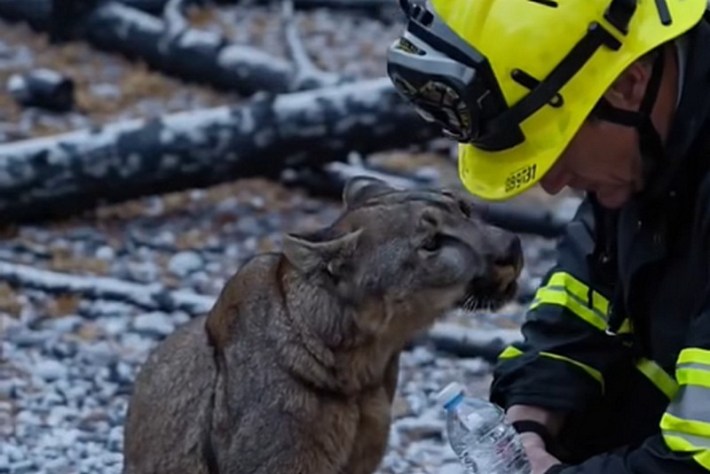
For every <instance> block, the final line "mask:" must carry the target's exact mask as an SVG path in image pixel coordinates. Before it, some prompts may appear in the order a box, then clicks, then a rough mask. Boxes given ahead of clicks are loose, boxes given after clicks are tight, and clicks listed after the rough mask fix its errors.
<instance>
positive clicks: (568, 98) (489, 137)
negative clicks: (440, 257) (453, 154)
mask: <svg viewBox="0 0 710 474" xmlns="http://www.w3.org/2000/svg"><path fill="white" fill-rule="evenodd" d="M400 1H401V3H402V4H403V7H404V8H405V11H406V13H407V15H408V18H409V21H408V24H407V28H406V31H405V32H404V34H403V35H402V37H401V38H399V39H397V41H395V42H394V43H393V45H392V46H391V47H390V49H389V51H388V60H387V67H388V74H389V76H390V78H391V80H392V82H393V83H394V85H395V87H396V88H397V90H398V91H399V92H400V93H402V94H403V95H404V96H405V97H406V98H407V99H408V100H410V101H411V102H412V103H413V105H414V106H415V107H416V110H417V111H418V112H419V113H420V114H421V115H422V116H423V117H424V118H425V119H427V120H430V121H436V122H438V123H440V124H441V125H442V128H443V130H444V132H445V133H447V134H448V135H450V136H452V137H454V138H455V139H457V140H458V141H459V142H460V143H459V176H460V178H461V181H462V182H463V184H464V185H465V187H466V188H467V189H468V190H469V191H470V192H471V193H472V194H475V195H477V196H480V197H482V198H484V199H489V200H501V199H507V198H510V197H512V196H515V195H517V194H519V193H521V192H523V191H525V190H527V189H529V188H530V187H532V186H533V185H534V184H535V183H537V182H538V181H539V180H540V178H542V177H543V176H544V174H545V173H546V172H547V171H548V170H549V169H550V167H551V166H552V165H553V164H554V163H555V161H556V160H557V159H558V158H559V156H560V155H561V154H562V152H563V151H564V149H565V148H566V147H567V145H568V144H569V142H570V140H571V139H572V138H573V137H574V135H575V134H576V132H577V130H578V129H579V127H580V126H581V125H582V123H583V122H584V120H585V119H586V118H587V116H588V115H589V113H590V112H591V111H592V109H594V107H595V106H596V105H597V103H598V102H599V101H600V99H601V98H602V96H603V94H604V92H605V91H606V89H607V88H608V87H609V86H610V85H611V84H612V83H613V82H614V80H615V79H616V78H617V77H618V76H619V75H620V74H621V73H622V72H623V71H624V69H625V68H627V67H628V66H629V65H630V64H631V63H633V62H634V61H635V60H637V59H639V58H640V57H641V56H643V55H644V54H646V53H648V52H649V51H651V50H652V49H654V48H655V47H657V46H659V45H660V44H662V43H665V42H667V41H669V40H672V39H674V38H676V37H678V36H680V35H682V34H683V33H685V32H686V31H687V30H689V29H690V28H692V27H693V26H694V25H695V24H696V23H698V22H699V21H700V19H701V18H702V16H703V13H704V12H705V10H706V8H707V4H708V1H707V0H653V1H652V0H559V1H554V0H429V3H428V5H419V4H416V5H415V4H409V0H400Z"/></svg>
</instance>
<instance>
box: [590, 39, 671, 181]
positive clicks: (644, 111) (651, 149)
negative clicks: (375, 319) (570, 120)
mask: <svg viewBox="0 0 710 474" xmlns="http://www.w3.org/2000/svg"><path fill="white" fill-rule="evenodd" d="M663 56H664V52H663V51H659V54H658V56H657V57H656V59H655V60H654V62H653V66H652V70H651V78H650V79H649V81H648V85H647V86H646V93H645V94H644V97H643V99H642V100H641V106H640V107H639V110H638V111H631V110H624V109H619V108H617V107H614V106H613V105H611V104H610V103H609V101H608V100H606V98H604V97H602V98H601V99H600V100H599V102H598V103H597V105H596V107H595V108H594V112H593V113H594V116H596V117H598V118H599V119H601V120H605V121H607V122H612V123H616V124H619V125H624V126H627V127H634V128H636V130H637V131H638V139H639V150H640V151H641V159H642V166H643V173H644V181H646V180H647V178H648V177H649V175H650V174H651V171H652V170H653V169H655V168H656V167H657V166H658V165H659V164H660V163H662V162H663V161H664V158H665V149H664V146H663V140H662V139H661V135H660V133H658V130H657V129H656V127H655V126H654V125H653V121H652V120H651V112H652V111H653V106H654V105H655V104H656V99H657V97H658V91H659V89H660V86H661V77H662V76H663V63H664V61H663V60H664V58H663Z"/></svg>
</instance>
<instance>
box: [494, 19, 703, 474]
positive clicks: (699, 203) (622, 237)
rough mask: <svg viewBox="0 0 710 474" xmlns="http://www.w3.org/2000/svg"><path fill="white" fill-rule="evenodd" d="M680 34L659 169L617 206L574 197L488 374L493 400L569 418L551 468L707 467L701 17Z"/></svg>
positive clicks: (568, 473)
mask: <svg viewBox="0 0 710 474" xmlns="http://www.w3.org/2000/svg"><path fill="white" fill-rule="evenodd" d="M687 36H688V39H689V50H688V56H687V65H686V69H685V77H684V79H683V92H682V97H681V102H680V104H679V108H678V110H677V112H676V116H675V120H674V125H673V127H672V129H671V132H670V136H669V138H668V142H667V145H666V150H667V153H666V159H665V160H666V162H664V163H662V164H661V166H660V171H656V172H655V173H656V175H655V177H654V178H653V180H651V181H650V182H649V185H648V190H646V191H645V192H644V193H643V194H642V195H639V196H637V197H635V198H634V199H633V200H632V201H630V202H629V203H628V204H627V205H625V206H624V208H622V209H620V210H618V211H609V210H605V209H602V208H600V207H599V206H597V205H596V204H595V203H594V201H593V200H590V199H586V200H585V201H584V202H583V203H582V205H581V207H580V208H579V211H578V213H577V215H576V217H575V219H574V220H573V222H572V223H571V224H570V225H569V226H568V228H567V230H566V233H565V235H564V237H563V238H562V239H561V241H560V243H559V258H558V261H557V263H556V265H555V267H554V268H553V269H552V270H551V271H550V272H549V274H547V275H546V276H545V278H544V280H543V283H542V285H541V287H540V288H539V290H538V291H537V293H536V296H535V299H534V301H533V303H532V304H531V307H530V310H529V313H528V314H527V315H526V320H525V323H524V325H523V329H522V331H523V336H524V338H523V341H522V342H521V343H516V344H514V345H512V346H510V347H508V348H507V349H506V350H505V351H503V353H502V354H501V355H500V358H499V362H498V364H497V365H496V368H495V373H494V381H493V385H492V391H491V399H492V400H493V401H494V402H496V403H498V404H500V405H501V406H503V407H506V408H507V407H509V406H511V405H515V404H526V405H535V406H540V407H546V408H550V409H554V410H562V411H565V412H566V413H568V421H567V423H566V425H565V427H564V429H563V432H562V433H561V435H560V436H559V445H560V446H559V447H557V448H555V449H556V451H557V452H556V453H555V454H558V455H559V456H560V457H561V459H562V460H563V461H565V462H566V463H568V464H570V465H569V466H567V467H565V468H563V469H562V470H559V471H558V472H562V473H564V474H573V473H579V474H583V473H588V474H592V473H595V474H596V473H608V474H616V473H619V474H621V473H648V474H655V473H672V474H682V473H695V474H697V473H707V472H710V119H709V117H710V20H709V19H708V15H707V14H706V19H704V20H703V21H701V22H700V24H699V25H698V26H696V27H695V28H694V29H693V30H691V31H690V32H689V33H688V34H687ZM556 472H557V471H556Z"/></svg>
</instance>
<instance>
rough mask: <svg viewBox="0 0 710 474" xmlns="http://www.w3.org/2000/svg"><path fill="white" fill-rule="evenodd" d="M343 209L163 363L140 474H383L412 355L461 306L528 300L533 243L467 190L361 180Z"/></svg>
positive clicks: (155, 376) (287, 246)
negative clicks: (520, 292)
mask: <svg viewBox="0 0 710 474" xmlns="http://www.w3.org/2000/svg"><path fill="white" fill-rule="evenodd" d="M343 202H344V209H343V211H342V213H341V214H340V216H339V217H338V218H337V219H336V220H335V222H334V223H333V224H331V225H329V226H327V227H325V228H322V229H319V230H316V231H313V232H310V231H309V232H301V233H298V234H296V233H287V234H284V235H283V242H282V244H283V245H282V248H281V252H278V253H264V254H260V255H257V256H255V257H253V258H252V259H250V260H249V261H248V262H246V263H245V264H244V265H243V266H242V267H241V268H240V269H239V270H238V271H237V272H236V274H235V275H234V276H232V277H231V278H230V279H229V280H228V281H227V283H226V284H225V286H224V288H223V290H222V291H221V293H220V294H219V296H218V297H217V301H216V302H215V304H214V306H213V308H211V310H210V311H209V313H208V314H206V315H204V316H202V317H198V318H195V319H193V320H191V321H190V322H188V323H186V324H184V325H183V326H181V327H180V328H178V329H177V330H176V331H175V332H174V333H172V334H171V335H170V336H168V337H167V338H166V339H165V340H164V341H162V342H161V343H160V344H159V345H158V346H157V348H156V349H155V350H153V351H152V352H151V354H150V355H149V356H148V358H147V360H146V362H145V363H144V364H143V366H142V367H141V369H140V371H139V373H138V375H137V377H136V380H135V384H134V388H133V392H132V395H131V400H130V401H129V407H128V411H127V417H126V424H125V432H124V433H125V438H124V473H125V474H287V473H288V474H370V473H372V472H373V471H375V470H376V469H377V467H378V466H379V464H380V462H381V460H382V457H383V455H384V453H385V449H386V446H387V440H388V433H389V429H390V408H391V403H392V400H393V396H394V394H395V390H396V387H397V377H398V363H399V354H400V352H401V351H402V350H403V348H404V347H405V346H406V344H407V343H408V342H409V341H411V340H412V339H413V338H414V337H415V336H417V335H419V334H420V332H421V331H423V330H426V329H427V328H429V327H430V326H431V325H432V324H433V323H434V322H435V321H436V319H437V318H438V317H439V316H440V315H443V314H444V313H445V312H447V311H448V310H451V309H454V308H456V307H458V306H461V305H468V306H470V307H472V306H474V305H486V306H487V307H490V308H493V309H496V308H499V307H500V305H501V304H502V303H504V302H506V301H508V300H509V299H510V298H511V297H513V296H514V295H515V293H516V291H517V289H516V288H517V286H516V285H517V278H518V276H519V273H520V270H521V267H522V264H523V259H522V252H521V245H520V241H519V239H518V238H517V237H516V236H514V235H513V234H511V233H508V232H506V231H504V230H501V229H499V228H495V227H492V226H490V225H487V224H485V223H484V222H483V221H482V220H481V219H480V217H479V216H477V212H476V208H475V207H474V206H473V205H472V204H471V203H470V202H468V200H467V199H465V198H463V197H461V196H459V195H457V194H456V193H452V192H448V191H445V190H426V191H421V190H420V191H414V190H398V189H393V188H392V187H390V186H388V185H387V184H385V183H384V182H382V181H379V180H376V179H372V178H366V177H358V178H353V179H351V180H350V181H348V183H347V184H346V187H345V190H344V192H343Z"/></svg>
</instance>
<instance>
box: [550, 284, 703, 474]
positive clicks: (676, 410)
mask: <svg viewBox="0 0 710 474" xmlns="http://www.w3.org/2000/svg"><path fill="white" fill-rule="evenodd" d="M675 377H676V381H677V383H678V389H677V391H676V392H675V394H674V396H673V397H672V399H671V402H670V403H669V405H668V407H667V409H666V411H665V413H664V415H663V416H662V418H661V421H660V433H659V434H658V435H654V436H651V437H649V438H648V439H646V440H645V442H644V443H643V444H642V445H640V446H639V447H638V448H636V449H627V448H623V449H619V450H617V451H613V452H608V453H604V454H600V455H597V456H593V457H591V458H589V459H588V460H586V461H584V462H583V463H581V464H578V465H575V466H558V467H553V468H552V469H550V470H548V473H549V474H553V473H561V474H602V473H604V474H606V473H608V474H627V473H628V474H631V473H648V474H656V473H658V474H661V473H667V472H669V473H673V474H703V473H704V474H707V473H709V472H710V295H706V304H705V307H704V309H703V310H702V311H701V312H700V314H699V315H698V316H697V317H695V318H694V320H693V321H692V323H691V326H690V328H689V331H688V337H687V339H686V345H685V348H684V349H683V350H682V351H681V352H680V354H679V356H678V359H677V361H676V370H675Z"/></svg>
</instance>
